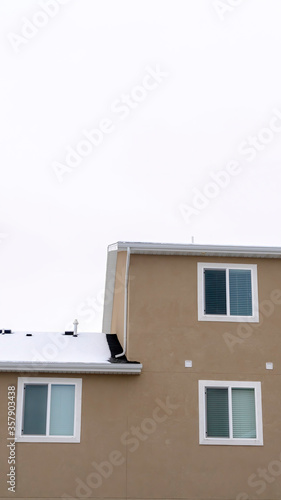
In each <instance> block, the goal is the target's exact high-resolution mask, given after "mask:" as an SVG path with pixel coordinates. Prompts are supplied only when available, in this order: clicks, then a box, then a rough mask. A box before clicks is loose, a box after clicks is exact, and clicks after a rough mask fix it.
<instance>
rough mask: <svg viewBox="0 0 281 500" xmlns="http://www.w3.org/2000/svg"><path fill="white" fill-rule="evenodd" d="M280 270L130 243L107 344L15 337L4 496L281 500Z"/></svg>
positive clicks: (267, 261) (111, 303) (280, 252)
mask: <svg viewBox="0 0 281 500" xmlns="http://www.w3.org/2000/svg"><path fill="white" fill-rule="evenodd" d="M280 259H281V248H264V247H229V246H206V245H204V246H203V245H175V244H149V243H127V242H119V243H117V244H114V245H110V246H109V248H108V260H107V273H106V294H105V305H104V319H103V329H102V330H103V333H102V334H83V333H80V332H79V331H78V333H77V336H76V326H75V325H74V330H73V331H74V335H73V334H70V335H69V333H71V332H66V333H68V334H65V333H63V332H62V333H59V334H33V335H32V336H30V335H26V334H23V333H13V332H11V333H8V332H6V333H5V332H4V334H2V335H1V336H0V370H1V377H0V380H1V394H2V404H1V409H0V421H1V426H0V428H1V431H0V432H1V454H0V460H1V471H2V478H4V479H2V481H1V486H0V497H1V498H2V499H6V498H7V499H8V498H11V497H13V498H21V499H23V498H32V499H35V500H39V499H41V498H48V499H58V498H81V497H82V498H83V497H85V498H90V499H105V498H106V499H112V500H113V499H117V498H119V499H138V500H144V499H151V500H152V499H170V500H171V499H186V500H187V499H188V500H207V499H208V500H211V499H212V500H222V499H223V500H248V499H253V500H254V499H257V498H259V499H262V500H277V499H280V498H281V494H280V491H281V489H280V485H281V449H280V441H281V440H280V437H281V422H280V414H281V397H280V387H281V363H280V360H279V347H281V335H280V325H281V307H280V306H281V286H280V278H281V260H280ZM128 360H129V361H128ZM132 360H137V361H132ZM116 375H118V376H116ZM5 401H6V403H5ZM13 412H14V413H16V425H14V424H13V420H12V419H13V418H14V415H13ZM9 417H10V420H9V424H10V425H9V426H8V425H7V424H8V419H9ZM14 430H15V433H16V443H15V445H14V436H13V432H14ZM9 432H11V435H10V434H9ZM8 438H9V440H8ZM7 444H8V446H7ZM14 454H15V455H14ZM14 459H15V463H16V468H15V470H14V469H13V467H14V464H13V463H8V461H10V462H13V460H14ZM6 474H9V476H7V475H6ZM7 480H8V481H10V483H11V484H10V483H7ZM13 481H15V483H16V488H15V493H14V492H13V490H10V491H9V490H8V487H9V484H10V488H12V486H13Z"/></svg>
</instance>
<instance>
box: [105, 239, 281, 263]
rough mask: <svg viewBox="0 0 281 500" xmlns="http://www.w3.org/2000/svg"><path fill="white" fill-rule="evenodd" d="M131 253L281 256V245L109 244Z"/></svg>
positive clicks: (277, 257) (110, 250)
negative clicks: (128, 250)
mask: <svg viewBox="0 0 281 500" xmlns="http://www.w3.org/2000/svg"><path fill="white" fill-rule="evenodd" d="M127 248H130V252H131V253H143V254H160V255H161V254H162V255H165V254H167V255H197V256H214V257H216V256H218V257H252V258H255V257H256V258H258V257H259V258H276V259H280V258H281V247H254V246H228V245H194V244H189V245H185V244H176V243H137V242H126V241H119V242H117V243H114V244H112V245H109V247H108V251H109V252H112V251H114V250H115V251H116V250H117V251H119V252H120V251H126V250H127Z"/></svg>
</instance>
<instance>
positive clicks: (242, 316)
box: [197, 262, 259, 323]
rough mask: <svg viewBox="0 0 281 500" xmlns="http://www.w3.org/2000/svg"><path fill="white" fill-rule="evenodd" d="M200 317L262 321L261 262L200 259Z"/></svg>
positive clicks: (202, 318)
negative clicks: (225, 261)
mask: <svg viewBox="0 0 281 500" xmlns="http://www.w3.org/2000/svg"><path fill="white" fill-rule="evenodd" d="M197 274H198V321H232V322H254V323H258V321H259V307H258V279H257V265H256V264H252V265H247V264H216V263H204V262H198V264H197Z"/></svg>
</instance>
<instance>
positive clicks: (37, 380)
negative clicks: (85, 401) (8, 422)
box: [15, 377, 82, 443]
mask: <svg viewBox="0 0 281 500" xmlns="http://www.w3.org/2000/svg"><path fill="white" fill-rule="evenodd" d="M25 384H48V385H49V386H50V385H52V384H61V385H62V384H63V385H75V405H74V433H73V436H50V435H46V436H41V435H40V436H31V435H24V434H22V423H23V408H24V386H25ZM81 401H82V379H81V378H45V377H19V378H18V390H17V409H16V435H15V439H16V442H22V443H32V442H33V443H46V442H47V443H80V432H81ZM49 418H50V390H48V408H47V429H48V424H49Z"/></svg>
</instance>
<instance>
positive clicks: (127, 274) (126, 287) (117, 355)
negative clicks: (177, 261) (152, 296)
mask: <svg viewBox="0 0 281 500" xmlns="http://www.w3.org/2000/svg"><path fill="white" fill-rule="evenodd" d="M130 255H131V251H130V247H129V246H128V247H127V259H126V274H125V297H124V346H123V352H121V353H120V354H116V355H115V358H120V357H121V356H124V355H126V349H127V315H128V282H129V267H130Z"/></svg>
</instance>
